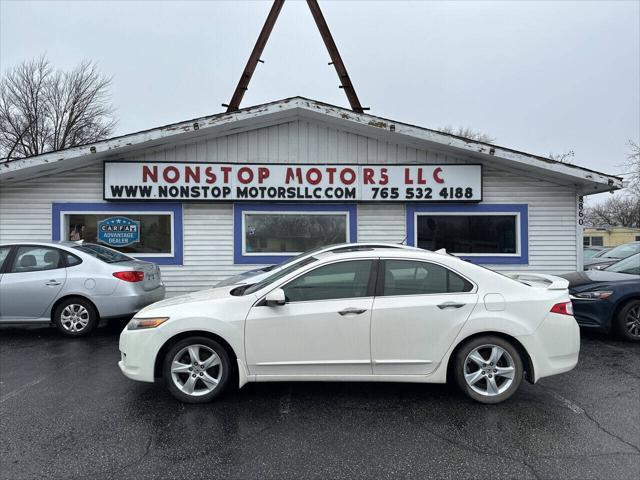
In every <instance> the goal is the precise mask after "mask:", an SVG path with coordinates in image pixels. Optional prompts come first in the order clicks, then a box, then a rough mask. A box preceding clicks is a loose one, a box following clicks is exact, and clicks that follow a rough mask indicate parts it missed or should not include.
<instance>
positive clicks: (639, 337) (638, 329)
mask: <svg viewBox="0 0 640 480" xmlns="http://www.w3.org/2000/svg"><path fill="white" fill-rule="evenodd" d="M615 321H616V326H617V329H618V332H619V333H620V334H621V335H622V336H623V337H624V338H626V339H627V340H635V341H640V300H631V301H630V302H628V303H627V304H625V305H624V306H623V307H622V308H621V309H620V311H619V312H618V315H616V319H615Z"/></svg>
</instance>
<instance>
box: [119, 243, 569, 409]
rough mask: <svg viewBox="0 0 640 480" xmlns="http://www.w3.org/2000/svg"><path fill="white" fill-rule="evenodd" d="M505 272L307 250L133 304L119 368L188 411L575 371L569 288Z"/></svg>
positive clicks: (485, 387) (431, 260)
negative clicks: (263, 274) (367, 384)
mask: <svg viewBox="0 0 640 480" xmlns="http://www.w3.org/2000/svg"><path fill="white" fill-rule="evenodd" d="M514 278H520V276H518V275H515V276H514ZM514 278H510V277H508V276H505V275H501V274H498V273H496V272H494V271H492V270H489V269H486V268H483V267H480V266H477V265H474V264H472V263H470V262H466V261H464V260H462V259H459V258H456V257H453V256H450V255H446V254H440V253H435V252H428V251H423V250H417V249H411V250H409V249H401V248H375V249H374V248H370V249H368V250H356V251H353V250H348V251H346V252H338V253H336V252H335V251H333V252H325V253H321V254H315V255H312V256H310V257H307V258H306V259H305V260H304V261H302V262H297V263H296V264H294V265H291V266H289V267H287V268H285V269H283V270H281V271H279V272H278V273H277V274H275V275H272V276H271V277H268V278H266V279H265V280H263V281H262V282H259V283H256V284H253V285H240V286H226V287H219V288H212V289H209V290H204V291H200V292H196V293H192V294H188V295H183V296H180V297H174V298H171V299H168V300H165V301H162V302H159V303H156V304H154V305H151V306H149V307H147V308H145V309H143V310H141V311H140V312H139V313H138V314H137V315H136V316H135V317H134V318H133V319H132V320H131V321H130V322H129V324H128V326H127V327H126V328H125V330H123V332H122V334H121V335H120V351H121V360H120V362H119V366H120V369H121V370H122V372H123V374H124V375H125V376H127V377H129V378H131V379H134V380H138V381H144V382H153V381H154V380H155V379H156V378H157V377H162V378H163V379H164V383H165V385H166V387H167V389H168V390H169V391H170V392H171V393H172V394H173V395H174V396H175V397H176V398H178V399H179V400H181V401H184V402H191V403H201V402H206V401H209V400H212V399H214V398H215V397H217V396H218V395H219V394H221V393H222V392H223V391H224V390H225V388H226V387H227V386H229V385H230V384H236V385H239V386H240V387H242V386H243V385H245V384H246V383H247V382H259V381H278V380H282V381H298V380H300V381H339V380H342V381H403V382H420V383H445V382H446V381H447V380H448V379H451V380H453V381H455V382H456V383H457V384H458V385H459V386H460V388H461V389H462V390H463V391H464V392H465V393H466V394H467V395H468V396H469V397H471V398H473V399H474V400H477V401H479V402H482V403H498V402H501V401H503V400H506V399H507V398H509V397H510V396H511V395H513V394H514V393H515V391H516V390H517V389H518V387H519V385H520V382H521V380H522V378H523V372H526V377H527V379H528V380H529V381H530V382H533V383H535V382H537V381H538V380H539V379H541V378H543V377H547V376H550V375H555V374H559V373H562V372H566V371H568V370H571V369H572V368H573V367H574V366H575V365H576V363H577V361H578V352H579V349H580V333H579V329H578V325H577V323H576V321H575V319H574V318H573V316H572V310H571V301H570V299H569V292H568V290H567V286H568V282H567V281H566V280H565V279H562V278H559V277H552V276H550V275H528V276H527V278H524V277H523V278H521V280H522V281H518V280H516V279H514Z"/></svg>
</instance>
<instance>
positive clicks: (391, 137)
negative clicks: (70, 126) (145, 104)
mask: <svg viewBox="0 0 640 480" xmlns="http://www.w3.org/2000/svg"><path fill="white" fill-rule="evenodd" d="M301 117H305V118H309V119H313V120H316V121H318V122H324V123H330V124H335V125H339V126H340V127H341V128H344V129H347V130H350V131H353V132H354V133H361V134H362V135H366V136H369V137H376V138H380V139H385V140H387V141H389V142H397V143H402V144H406V145H408V146H412V147H414V148H421V149H431V150H436V151H443V152H448V153H453V154H457V155H461V156H464V157H470V158H472V159H478V160H482V161H487V162H490V163H494V164H496V165H498V166H499V165H503V166H505V167H510V168H516V169H519V170H525V171H528V172H531V173H532V174H534V175H535V176H538V177H542V178H551V179H553V180H555V181H557V182H559V183H564V184H573V185H575V186H576V188H577V189H578V190H579V191H580V192H581V193H583V194H584V195H588V194H591V193H600V192H605V191H611V190H617V189H620V188H623V184H622V178H620V177H616V176H612V175H607V174H604V173H600V172H596V171H593V170H589V169H586V168H583V167H579V166H576V165H572V164H568V163H562V162H558V161H555V160H551V159H548V158H544V157H540V156H537V155H532V154H529V153H525V152H520V151H517V150H513V149H510V148H506V147H501V146H498V145H492V144H487V143H483V142H478V141H475V140H470V139H467V138H463V137H458V136H455V135H450V134H447V133H442V132H438V131H436V130H430V129H427V128H423V127H418V126H415V125H409V124H406V123H401V122H396V121H394V120H389V119H386V118H382V117H376V116H374V115H369V114H361V113H355V112H353V111H352V110H348V109H345V108H341V107H337V106H334V105H328V104H326V103H322V102H318V101H315V100H310V99H307V98H303V97H293V98H288V99H284V100H279V101H276V102H271V103H266V104H262V105H257V106H254V107H248V108H245V109H242V110H238V111H236V112H233V113H221V114H217V115H211V116H207V117H201V118H196V119H193V120H188V121H185V122H180V123H174V124H171V125H165V126H163V127H158V128H154V129H151V130H145V131H141V132H137V133H132V134H128V135H122V136H119V137H114V138H110V139H107V140H102V141H100V142H96V143H92V144H88V145H82V146H78V147H72V148H68V149H65V150H60V151H57V152H51V153H46V154H42V155H37V156H34V157H28V158H22V159H16V160H11V161H5V162H2V163H0V184H1V183H15V182H19V181H21V180H25V179H28V178H34V177H39V176H43V175H47V174H49V173H54V172H57V171H65V170H71V169H75V168H79V167H82V166H87V165H91V164H93V163H95V162H97V161H100V160H104V159H113V158H115V157H119V156H123V155H126V154H130V153H132V152H135V151H139V150H144V149H149V148H161V147H162V145H164V144H168V143H178V142H180V143H183V142H192V141H195V140H197V139H198V138H200V137H205V136H206V137H211V136H223V135H228V134H232V133H239V132H242V131H246V130H250V129H255V128H259V127H261V126H266V125H273V124H277V123H282V122H286V121H289V120H291V119H295V118H301Z"/></svg>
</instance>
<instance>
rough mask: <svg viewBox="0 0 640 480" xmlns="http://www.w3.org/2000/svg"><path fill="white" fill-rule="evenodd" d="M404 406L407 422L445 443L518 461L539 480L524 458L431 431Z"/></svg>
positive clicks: (536, 473)
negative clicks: (476, 446)
mask: <svg viewBox="0 0 640 480" xmlns="http://www.w3.org/2000/svg"><path fill="white" fill-rule="evenodd" d="M404 408H405V409H407V410H408V411H407V414H408V415H406V416H405V418H406V419H407V420H408V421H409V423H411V424H412V425H415V426H417V427H419V428H421V429H423V430H425V431H426V432H428V433H429V434H431V435H432V436H434V437H436V438H438V439H440V440H442V441H444V442H445V443H448V444H449V445H453V446H455V447H458V448H460V449H461V450H465V451H467V452H472V453H476V454H479V455H485V456H487V455H488V456H491V457H498V458H503V459H505V460H510V461H512V462H516V463H519V464H520V465H524V466H525V467H526V468H527V470H529V471H530V472H531V475H533V477H534V478H535V479H536V480H540V476H539V475H538V472H536V470H535V469H534V468H533V466H532V465H531V464H529V462H527V461H526V460H525V459H524V458H522V459H520V458H516V457H512V456H510V455H505V454H504V453H502V452H500V453H496V452H486V451H484V450H481V449H479V448H475V447H472V446H470V445H468V444H466V443H463V442H461V441H458V440H454V439H451V438H449V437H447V436H444V435H442V434H440V433H437V432H435V431H433V430H432V429H430V428H428V427H427V426H425V425H424V423H422V422H420V421H419V420H418V419H417V418H416V417H415V414H414V412H413V408H412V407H411V406H409V405H404Z"/></svg>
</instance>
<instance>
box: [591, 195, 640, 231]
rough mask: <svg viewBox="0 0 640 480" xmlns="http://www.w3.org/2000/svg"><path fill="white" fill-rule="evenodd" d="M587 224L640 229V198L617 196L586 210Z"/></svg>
mask: <svg viewBox="0 0 640 480" xmlns="http://www.w3.org/2000/svg"><path fill="white" fill-rule="evenodd" d="M585 223H586V224H587V225H590V226H593V227H607V226H612V227H633V228H640V197H637V196H635V195H621V194H617V195H615V196H613V197H610V198H608V199H607V200H606V201H605V202H602V203H599V204H596V205H593V206H589V207H587V209H586V210H585Z"/></svg>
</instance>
